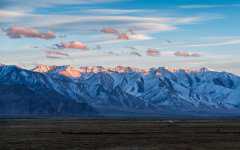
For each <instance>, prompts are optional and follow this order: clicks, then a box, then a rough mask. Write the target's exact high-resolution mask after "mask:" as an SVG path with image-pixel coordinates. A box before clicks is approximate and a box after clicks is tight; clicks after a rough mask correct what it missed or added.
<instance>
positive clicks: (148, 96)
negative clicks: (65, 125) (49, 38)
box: [0, 65, 240, 116]
mask: <svg viewBox="0 0 240 150" xmlns="http://www.w3.org/2000/svg"><path fill="white" fill-rule="evenodd" d="M239 112H240V77H239V76H236V75H233V74H230V73H227V72H215V71H211V70H209V69H207V68H202V69H199V70H183V69H180V70H178V69H166V68H164V67H159V68H151V69H139V68H131V67H123V66H118V67H114V68H104V67H101V66H97V67H80V68H75V67H72V66H47V65H39V66H37V67H36V68H34V69H33V70H26V69H23V68H20V67H17V66H9V65H0V114H1V115H61V116H62V115H70V116H71V115H79V116H81V115H84V116H86V115H87V116H88V115H93V116H94V115H106V116H117V115H133V116H134V115H156V116H158V115H159V116H161V115H163V114H165V115H168V114H169V115H181V114H184V115H189V114H190V115H193V114H195V115H203V114H204V115H212V114H221V115H224V114H239Z"/></svg>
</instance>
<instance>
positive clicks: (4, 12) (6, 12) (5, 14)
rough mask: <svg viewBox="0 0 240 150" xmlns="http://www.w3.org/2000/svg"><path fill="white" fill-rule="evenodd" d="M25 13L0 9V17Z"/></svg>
mask: <svg viewBox="0 0 240 150" xmlns="http://www.w3.org/2000/svg"><path fill="white" fill-rule="evenodd" d="M25 15H26V14H25V13H23V12H18V11H8V10H0V18H9V17H21V16H25Z"/></svg>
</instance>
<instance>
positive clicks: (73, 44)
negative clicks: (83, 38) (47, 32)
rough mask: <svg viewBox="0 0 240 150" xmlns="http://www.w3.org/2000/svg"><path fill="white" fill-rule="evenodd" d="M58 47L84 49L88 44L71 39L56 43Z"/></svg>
mask: <svg viewBox="0 0 240 150" xmlns="http://www.w3.org/2000/svg"><path fill="white" fill-rule="evenodd" d="M56 46H57V47H58V48H64V49H65V48H68V49H82V50H87V49H88V48H87V46H86V45H85V44H84V43H82V42H79V41H71V42H67V43H61V44H56Z"/></svg>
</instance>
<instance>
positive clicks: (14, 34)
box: [5, 26, 56, 40]
mask: <svg viewBox="0 0 240 150" xmlns="http://www.w3.org/2000/svg"><path fill="white" fill-rule="evenodd" d="M5 32H6V34H7V36H8V37H10V38H22V37H27V38H40V39H45V40H49V39H54V38H56V35H55V33H53V32H50V31H49V32H40V31H38V30H37V29H34V28H29V27H20V26H14V27H11V28H8V29H7V30H6V31H5Z"/></svg>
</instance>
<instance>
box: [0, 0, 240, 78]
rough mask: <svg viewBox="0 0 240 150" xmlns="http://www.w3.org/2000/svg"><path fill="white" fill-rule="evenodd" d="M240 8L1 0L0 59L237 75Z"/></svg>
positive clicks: (212, 3) (227, 1)
mask: <svg viewBox="0 0 240 150" xmlns="http://www.w3.org/2000/svg"><path fill="white" fill-rule="evenodd" d="M239 9H240V1H238V0H218V1H216V0H201V1H200V0H171V2H169V1H168V0H149V1H146V0H34V1H33V0H25V1H19V0H1V1H0V27H1V31H0V43H1V46H0V52H1V56H0V62H1V63H5V64H16V65H20V66H24V67H33V66H34V65H37V64H48V65H66V64H70V65H75V66H95V65H102V66H116V65H127V66H135V67H144V68H145V67H158V66H167V67H177V68H200V67H209V68H211V69H214V70H218V71H229V72H233V73H236V74H240V59H239V55H240V51H239V50H240V31H239V25H240V20H239V19H238V18H240V11H239ZM107 29H108V32H106V30H107ZM109 29H111V30H114V31H116V32H114V33H113V32H111V33H109ZM52 35H54V36H52ZM149 49H150V50H152V51H155V53H151V54H150V52H149ZM156 51H157V52H158V53H156Z"/></svg>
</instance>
